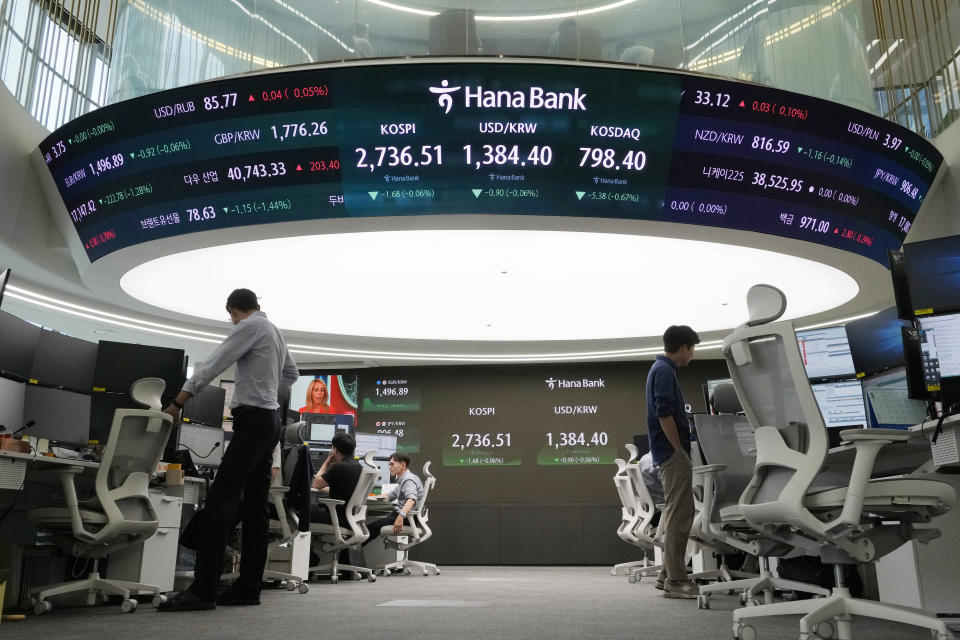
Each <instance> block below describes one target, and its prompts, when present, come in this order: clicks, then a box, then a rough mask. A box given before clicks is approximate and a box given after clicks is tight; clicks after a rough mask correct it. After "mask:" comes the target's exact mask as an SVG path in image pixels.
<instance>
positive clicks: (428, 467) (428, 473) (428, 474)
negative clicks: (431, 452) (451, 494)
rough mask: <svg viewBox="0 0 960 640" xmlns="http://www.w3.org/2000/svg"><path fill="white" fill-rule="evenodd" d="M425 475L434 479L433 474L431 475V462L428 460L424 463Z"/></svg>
mask: <svg viewBox="0 0 960 640" xmlns="http://www.w3.org/2000/svg"><path fill="white" fill-rule="evenodd" d="M423 475H424V477H426V478H432V477H433V474H432V473H430V460H427V461H426V462H424V463H423Z"/></svg>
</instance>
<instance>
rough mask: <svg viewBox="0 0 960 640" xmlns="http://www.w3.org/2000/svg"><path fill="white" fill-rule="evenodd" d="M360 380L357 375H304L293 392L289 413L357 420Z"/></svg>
mask: <svg viewBox="0 0 960 640" xmlns="http://www.w3.org/2000/svg"><path fill="white" fill-rule="evenodd" d="M358 380H359V376H358V374H356V373H343V374H338V373H323V372H309V371H308V372H305V373H302V375H301V376H300V377H299V378H298V379H297V381H296V382H294V383H293V386H292V387H291V388H290V409H291V410H293V411H297V412H298V413H335V414H340V415H351V416H356V413H357V404H358V402H357V385H358ZM354 422H356V420H354Z"/></svg>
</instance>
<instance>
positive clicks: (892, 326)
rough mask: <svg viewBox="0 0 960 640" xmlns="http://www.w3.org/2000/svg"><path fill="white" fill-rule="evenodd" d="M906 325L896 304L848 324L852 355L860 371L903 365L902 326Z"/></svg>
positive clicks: (862, 374) (862, 372) (861, 372)
mask: <svg viewBox="0 0 960 640" xmlns="http://www.w3.org/2000/svg"><path fill="white" fill-rule="evenodd" d="M906 325H907V322H906V321H905V320H901V319H900V318H898V317H897V308H896V307H890V308H889V309H884V310H883V311H880V312H879V313H875V314H874V315H872V316H869V317H867V318H862V319H860V320H855V321H853V322H850V323H848V324H847V325H846V330H847V340H848V341H849V343H850V355H851V357H852V358H853V366H854V368H855V369H856V371H857V375H859V376H861V377H862V376H864V375H868V376H869V375H872V374H875V373H879V372H881V371H886V370H887V369H894V368H896V367H902V366H903V365H904V361H905V359H904V352H903V337H902V336H901V331H900V329H901V328H902V327H904V326H906Z"/></svg>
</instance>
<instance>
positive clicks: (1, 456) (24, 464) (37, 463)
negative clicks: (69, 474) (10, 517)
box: [0, 451, 100, 491]
mask: <svg viewBox="0 0 960 640" xmlns="http://www.w3.org/2000/svg"><path fill="white" fill-rule="evenodd" d="M65 466H66V467H81V468H88V469H99V468H100V463H99V462H93V461H92V460H71V459H68V458H51V457H49V456H44V455H38V454H36V453H20V452H19V451H0V489H12V490H14V491H20V490H22V489H23V487H24V477H25V476H26V474H27V471H28V469H29V468H30V467H37V470H38V471H56V470H57V469H62V468H64V467H65Z"/></svg>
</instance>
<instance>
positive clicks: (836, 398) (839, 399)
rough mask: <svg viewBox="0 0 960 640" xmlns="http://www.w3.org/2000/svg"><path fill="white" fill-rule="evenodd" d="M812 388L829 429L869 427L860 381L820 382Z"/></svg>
mask: <svg viewBox="0 0 960 640" xmlns="http://www.w3.org/2000/svg"><path fill="white" fill-rule="evenodd" d="M810 387H811V388H812V389H813V395H814V397H816V399H817V406H818V407H820V415H822V416H823V421H824V422H825V423H826V425H827V428H828V429H841V428H842V429H853V428H856V427H865V426H867V411H866V408H865V407H864V404H863V388H862V386H861V385H860V381H859V380H840V381H837V382H820V383H817V384H812V385H810Z"/></svg>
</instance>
